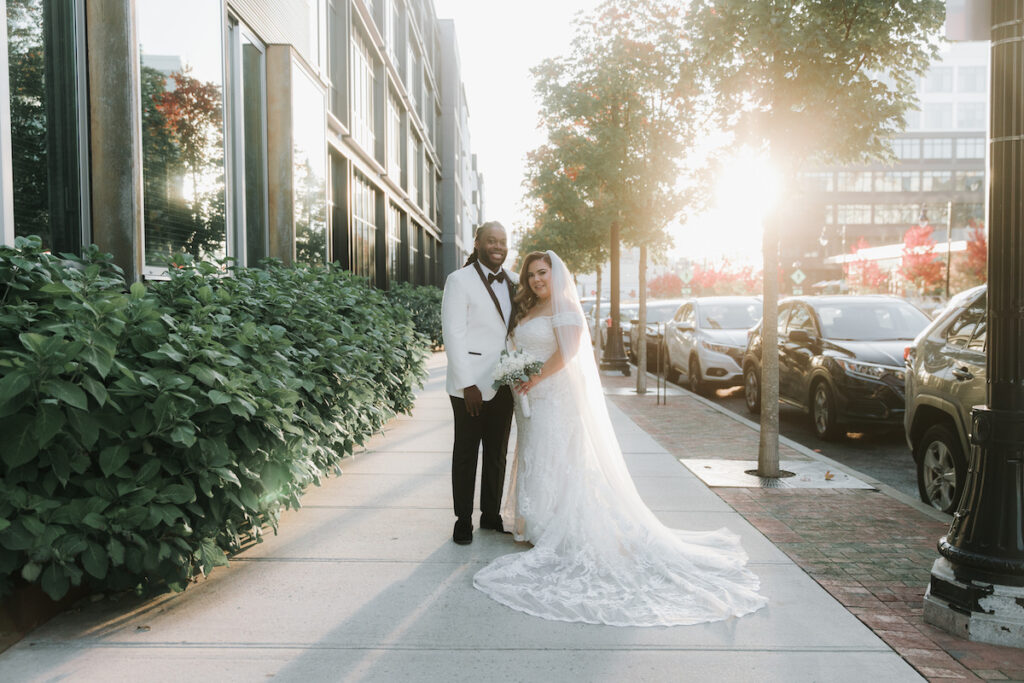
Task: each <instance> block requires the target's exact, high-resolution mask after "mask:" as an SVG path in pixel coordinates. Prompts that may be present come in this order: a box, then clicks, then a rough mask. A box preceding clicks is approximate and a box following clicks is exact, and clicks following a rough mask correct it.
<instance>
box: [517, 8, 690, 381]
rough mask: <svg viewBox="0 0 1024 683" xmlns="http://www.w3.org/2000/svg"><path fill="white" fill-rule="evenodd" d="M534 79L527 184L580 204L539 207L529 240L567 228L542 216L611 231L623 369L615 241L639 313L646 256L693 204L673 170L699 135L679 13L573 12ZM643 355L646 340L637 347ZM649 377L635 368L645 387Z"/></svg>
mask: <svg viewBox="0 0 1024 683" xmlns="http://www.w3.org/2000/svg"><path fill="white" fill-rule="evenodd" d="M533 75H534V78H535V81H536V91H537V93H538V95H539V97H540V101H541V122H542V124H543V125H544V126H545V128H546V129H547V131H548V143H547V145H546V146H547V147H548V148H549V149H547V150H544V151H540V150H539V151H538V153H537V154H536V155H535V157H534V158H532V159H531V161H532V162H534V165H533V166H531V172H530V179H531V180H532V181H534V182H535V184H534V185H531V186H530V188H529V189H530V191H531V192H532V193H533V194H534V198H535V199H536V198H538V197H544V198H549V199H552V200H555V201H558V200H559V199H567V200H568V201H569V202H571V203H573V205H574V206H575V207H576V208H579V209H580V211H576V212H574V211H568V210H562V208H561V206H559V207H557V208H553V207H551V206H549V205H547V204H542V205H540V210H539V211H538V212H535V216H539V217H540V218H541V219H542V221H540V223H539V225H538V228H537V232H536V233H535V234H534V238H540V239H543V238H544V237H545V230H554V229H555V228H559V229H565V227H566V226H565V225H564V223H563V222H561V221H553V222H552V221H550V220H548V218H549V217H550V216H551V215H555V216H559V217H564V216H575V220H585V221H587V222H588V223H589V226H588V227H587V228H585V229H584V230H587V231H593V234H594V235H595V236H596V235H597V234H600V235H602V236H605V235H606V238H605V239H604V240H603V241H604V242H606V243H607V244H608V249H607V255H608V256H609V258H610V261H611V306H612V329H611V330H610V335H609V339H610V340H611V342H612V344H610V346H609V348H608V349H606V351H605V359H606V361H608V362H609V363H610V362H611V361H615V362H616V363H617V364H619V365H620V367H621V368H622V369H624V370H627V371H628V366H627V365H626V364H625V357H624V355H623V354H622V350H621V345H619V344H617V342H618V341H619V339H620V336H619V334H618V329H619V328H618V297H619V292H618V288H619V273H618V267H619V262H618V250H619V246H620V241H621V242H624V243H625V244H627V245H632V246H639V247H640V249H641V266H640V268H641V272H640V293H641V317H643V316H644V313H645V306H644V300H645V298H646V292H645V290H646V283H645V282H644V280H645V278H646V273H645V272H644V269H645V261H646V253H647V250H648V249H651V248H654V249H660V248H661V247H665V246H667V245H668V244H669V242H670V238H669V236H668V232H667V226H668V225H669V223H670V222H671V221H672V220H673V219H674V218H676V217H677V216H678V215H679V214H680V212H681V211H682V209H683V208H684V206H685V205H686V204H687V199H688V197H687V193H686V192H684V191H683V190H681V189H680V188H681V184H680V175H681V174H682V172H683V167H682V161H683V159H684V153H685V152H686V150H687V149H688V148H689V146H690V145H691V143H692V141H693V139H694V137H695V134H696V130H697V129H698V125H697V117H696V111H697V110H696V107H695V104H696V101H697V94H698V91H697V89H696V87H695V85H696V79H695V77H694V75H693V67H692V64H691V62H690V61H689V52H688V47H687V43H686V41H685V39H684V30H683V10H682V7H681V6H680V5H679V3H675V2H671V1H670V0H606V1H605V2H603V3H602V4H601V5H600V6H598V8H597V9H596V10H595V11H594V12H593V13H591V14H587V15H580V16H578V17H577V19H576V20H575V35H574V37H573V40H572V43H571V46H570V49H569V52H568V54H567V55H565V56H562V57H558V58H553V59H547V60H545V61H544V62H542V63H541V64H540V65H539V66H537V67H536V68H535V69H534V70H533ZM556 160H557V162H556ZM546 171H553V173H549V174H546V173H545V172H546ZM549 183H553V184H555V185H556V187H554V188H552V187H550V186H549V185H548V184H549ZM563 183H567V184H569V185H571V186H572V187H573V188H574V191H572V192H566V193H562V192H560V191H559V188H558V187H557V186H558V185H561V184H563ZM581 229H583V228H579V227H575V228H571V229H569V230H568V231H567V232H568V233H569V234H573V233H575V232H577V231H578V230H581ZM556 241H558V239H557V238H555V239H552V242H556ZM576 244H577V245H578V246H577V247H576V248H577V249H581V250H583V251H588V247H585V246H582V245H580V243H578V242H576ZM640 329H641V330H644V326H643V325H642V324H641V326H640ZM645 348H646V345H645V344H643V343H641V345H640V349H641V350H644V349H645ZM641 362H643V359H641ZM644 380H645V376H644V373H640V376H639V377H638V382H639V386H638V388H640V389H641V390H643V389H644V387H643V382H644Z"/></svg>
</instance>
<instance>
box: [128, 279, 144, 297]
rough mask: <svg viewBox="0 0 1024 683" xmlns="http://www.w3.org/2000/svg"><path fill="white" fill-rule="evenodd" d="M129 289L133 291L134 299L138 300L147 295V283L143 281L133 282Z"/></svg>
mask: <svg viewBox="0 0 1024 683" xmlns="http://www.w3.org/2000/svg"><path fill="white" fill-rule="evenodd" d="M128 291H129V292H131V296H132V299H134V300H135V301H138V300H139V299H142V298H143V297H145V296H146V285H144V284H142V283H141V282H133V283H132V286H131V287H129V288H128Z"/></svg>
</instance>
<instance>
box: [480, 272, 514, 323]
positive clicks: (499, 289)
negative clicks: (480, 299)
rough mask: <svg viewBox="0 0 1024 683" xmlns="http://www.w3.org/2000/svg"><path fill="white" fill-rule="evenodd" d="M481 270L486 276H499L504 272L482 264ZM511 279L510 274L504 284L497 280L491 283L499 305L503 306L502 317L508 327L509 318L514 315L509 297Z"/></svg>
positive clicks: (506, 275)
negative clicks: (489, 274)
mask: <svg viewBox="0 0 1024 683" xmlns="http://www.w3.org/2000/svg"><path fill="white" fill-rule="evenodd" d="M480 270H482V271H483V272H484V275H485V276H486V275H487V274H488V273H491V274H493V275H497V274H498V273H501V272H502V271H503V269H502V268H498V269H497V270H491V269H490V268H488V267H487V266H485V265H484V264H482V263H481V264H480ZM510 277H511V276H510V275H509V274H508V273H505V281H504V282H498V281H497V280H495V281H494V282H492V283H491V291H492V292H494V295H495V296H496V297H498V303H499V304H500V305H501V317H502V318H504V319H505V324H506V325H508V318H509V316H510V315H512V298H511V297H510V296H509V295H508V283H509V282H510V281H511V280H510Z"/></svg>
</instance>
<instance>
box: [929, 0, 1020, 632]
mask: <svg viewBox="0 0 1024 683" xmlns="http://www.w3.org/2000/svg"><path fill="white" fill-rule="evenodd" d="M991 27H992V30H991V37H992V84H991V91H990V92H991V98H992V99H991V119H990V122H991V128H990V136H991V140H990V145H989V154H990V160H989V168H990V169H991V177H990V185H989V226H990V227H989V249H988V275H989V277H988V282H989V285H988V333H987V341H988V361H987V376H988V391H987V402H986V405H984V406H976V407H975V408H974V411H973V416H972V426H971V444H972V446H971V458H970V467H969V469H968V473H967V481H966V482H965V484H964V495H963V498H962V499H961V502H960V509H959V510H958V511H957V512H956V514H955V515H954V516H953V523H952V524H951V525H950V528H949V533H948V534H947V535H946V536H944V537H942V538H941V539H940V540H939V553H940V554H941V555H942V557H941V558H939V559H938V560H936V561H935V564H934V565H933V567H932V576H931V582H930V584H929V587H928V592H927V594H926V595H925V610H924V616H925V621H927V622H928V623H930V624H933V625H935V626H938V627H940V628H943V629H945V630H947V631H950V632H952V633H957V634H959V635H962V636H964V637H967V638H970V639H971V640H979V641H984V642H990V643H997V644H1002V645H1012V646H1016V647H1024V609H1022V607H1021V605H1024V240H1022V239H1021V237H1022V235H1024V200H1022V198H1021V194H1020V188H1021V183H1022V182H1024V176H1022V174H1021V170H1020V163H1019V159H1020V158H1021V157H1022V156H1024V80H1022V79H1021V77H1020V74H1021V73H1024V0H995V1H994V2H992V5H991Z"/></svg>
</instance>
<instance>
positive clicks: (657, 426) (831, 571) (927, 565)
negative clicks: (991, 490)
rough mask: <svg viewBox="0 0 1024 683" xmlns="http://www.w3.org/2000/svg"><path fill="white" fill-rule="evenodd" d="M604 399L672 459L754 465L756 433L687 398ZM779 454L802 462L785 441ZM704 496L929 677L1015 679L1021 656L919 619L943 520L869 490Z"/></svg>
mask: <svg viewBox="0 0 1024 683" xmlns="http://www.w3.org/2000/svg"><path fill="white" fill-rule="evenodd" d="M602 380H603V381H604V383H605V386H606V387H607V388H610V389H616V390H621V389H625V388H628V387H635V386H636V377H628V378H627V377H622V376H619V375H611V374H609V375H606V376H604V377H603V378H602ZM649 388H650V389H651V390H653V388H654V387H653V383H651V386H650V387H649ZM612 400H613V401H614V402H615V404H616V405H617V406H618V407H619V408H620V409H622V410H623V411H624V412H625V413H626V414H627V415H628V416H629V417H630V418H632V419H633V420H634V421H635V422H636V423H637V424H638V425H639V426H640V427H641V428H643V429H644V430H645V431H646V432H647V433H648V434H650V435H651V436H652V437H654V438H655V439H656V440H657V441H658V443H660V444H661V445H662V446H663V447H664V448H665V449H666V450H668V451H669V452H670V453H672V454H673V455H675V456H676V457H678V458H721V459H736V460H756V459H757V443H758V434H757V432H756V431H754V430H753V429H751V428H750V427H748V426H746V425H744V424H743V423H740V422H738V421H736V420H734V419H732V418H730V417H729V416H728V415H725V414H723V413H722V412H719V411H718V410H716V409H715V408H712V407H710V406H708V405H706V404H705V403H703V402H701V401H700V400H698V399H696V398H695V397H693V395H692V394H689V393H686V392H684V395H682V396H670V397H669V398H668V405H661V406H659V405H657V403H656V400H655V396H654V394H653V393H649V394H648V395H646V396H637V395H632V396H629V395H615V396H613V398H612ZM780 456H781V459H782V460H801V459H807V456H806V455H804V454H802V453H800V452H799V451H796V450H795V449H792V448H789V447H787V446H786V445H785V444H782V445H781V446H780ZM908 457H909V454H908ZM712 490H714V491H715V493H717V494H718V495H719V496H720V497H721V498H722V499H723V500H725V501H726V502H727V503H729V504H730V505H731V506H732V507H733V508H735V509H736V511H737V512H739V513H740V514H742V515H743V516H744V517H745V518H746V519H747V520H748V521H749V522H750V523H751V524H753V525H754V526H756V527H757V528H758V529H759V530H760V531H761V533H763V534H764V535H765V536H766V537H767V538H768V539H769V540H771V541H772V542H773V543H774V544H775V545H776V546H778V547H779V548H780V549H781V550H782V551H783V552H785V553H786V554H787V555H789V556H790V557H791V558H792V559H793V561H794V562H796V563H797V564H798V565H800V567H802V568H803V569H804V571H806V572H807V573H808V574H809V575H810V576H811V577H812V578H814V579H815V580H816V581H817V582H818V583H819V584H821V586H822V587H823V588H825V590H827V591H828V592H829V593H831V594H832V595H833V596H834V597H835V598H836V600H838V601H839V602H840V603H842V604H843V605H844V606H845V607H846V608H847V609H848V610H849V611H850V612H852V613H853V614H855V615H856V616H857V617H858V618H859V619H860V620H861V621H863V622H864V623H865V624H866V625H867V626H868V627H870V628H871V629H872V630H873V631H875V633H877V634H878V636H879V637H881V638H882V639H883V640H885V641H886V642H887V643H888V644H889V645H890V646H891V647H892V648H893V649H894V650H896V652H898V653H899V654H900V655H901V656H902V657H903V658H904V659H906V660H907V662H909V663H910V664H911V665H913V666H914V667H915V668H916V669H917V670H918V671H919V672H920V673H921V675H923V676H925V677H926V678H928V679H929V680H931V681H953V680H960V681H963V680H978V679H983V680H996V681H1006V680H1021V681H1024V650H1017V649H1014V648H1007V647H999V646H995V645H986V644H982V643H973V642H970V641H968V640H964V639H961V638H957V637H955V636H952V635H950V634H948V633H945V632H944V631H940V630H938V629H935V628H932V627H931V626H929V625H927V624H925V623H924V620H923V618H922V609H923V607H922V604H923V599H924V591H925V588H926V587H927V585H928V578H929V571H930V569H931V565H932V562H933V561H934V559H935V558H936V557H937V556H938V555H937V553H936V550H935V544H936V541H937V540H938V538H939V537H940V536H942V535H943V534H944V533H946V531H947V526H946V525H945V524H943V523H942V522H939V521H936V520H935V519H933V518H931V517H929V516H928V515H926V514H924V513H923V512H921V511H920V510H917V509H915V508H914V507H912V506H909V505H907V504H905V503H903V502H900V501H898V500H896V499H894V498H890V497H889V496H887V495H885V494H883V493H880V492H878V491H874V490H869V489H867V490H866V489H834V490H824V489H773V488H714V489H712Z"/></svg>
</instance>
